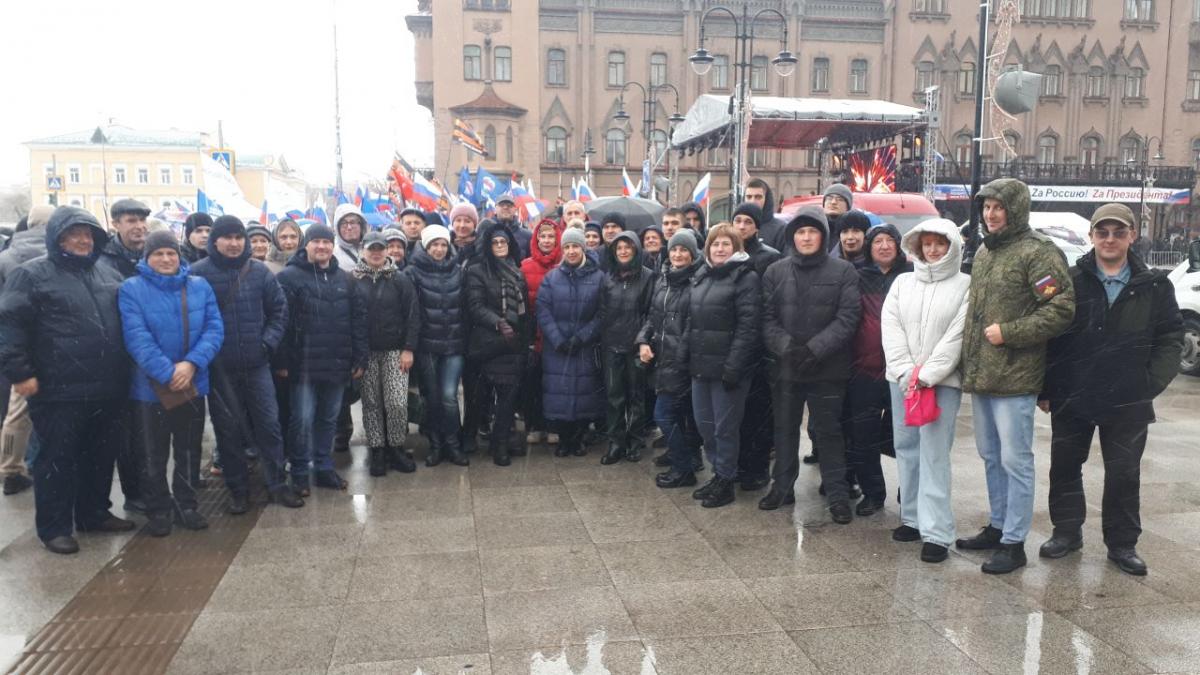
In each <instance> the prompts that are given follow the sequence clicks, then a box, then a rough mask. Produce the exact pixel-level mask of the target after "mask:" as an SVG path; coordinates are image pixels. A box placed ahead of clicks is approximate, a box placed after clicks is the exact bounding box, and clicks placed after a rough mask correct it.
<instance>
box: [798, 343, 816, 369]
mask: <svg viewBox="0 0 1200 675" xmlns="http://www.w3.org/2000/svg"><path fill="white" fill-rule="evenodd" d="M792 362H793V363H795V364H796V372H797V373H806V372H808V371H810V370H812V369H813V368H815V367H816V365H817V357H816V356H813V353H812V350H811V349H809V348H808V345H800V346H799V347H797V348H796V349H795V351H793V352H792Z"/></svg>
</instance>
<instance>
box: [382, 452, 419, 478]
mask: <svg viewBox="0 0 1200 675" xmlns="http://www.w3.org/2000/svg"><path fill="white" fill-rule="evenodd" d="M387 454H388V455H390V456H391V457H390V459H391V465H392V468H393V469H395V470H396V471H399V472H400V473H412V472H414V471H416V470H417V463H416V462H414V461H413V458H412V456H411V455H409V454H408V453H407V452H405V451H404V448H391V447H389V448H388V449H387Z"/></svg>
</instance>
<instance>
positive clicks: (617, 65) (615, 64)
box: [608, 52, 625, 87]
mask: <svg viewBox="0 0 1200 675" xmlns="http://www.w3.org/2000/svg"><path fill="white" fill-rule="evenodd" d="M624 85H625V52H609V53H608V86H610V87H621V86H624Z"/></svg>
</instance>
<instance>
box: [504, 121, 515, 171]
mask: <svg viewBox="0 0 1200 675" xmlns="http://www.w3.org/2000/svg"><path fill="white" fill-rule="evenodd" d="M504 161H505V162H508V163H509V164H512V161H513V130H512V127H508V128H507V129H505V130H504Z"/></svg>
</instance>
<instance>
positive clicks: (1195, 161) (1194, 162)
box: [1192, 138, 1200, 169]
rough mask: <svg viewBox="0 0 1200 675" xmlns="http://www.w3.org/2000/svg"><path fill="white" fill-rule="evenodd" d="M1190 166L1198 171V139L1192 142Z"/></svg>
mask: <svg viewBox="0 0 1200 675" xmlns="http://www.w3.org/2000/svg"><path fill="white" fill-rule="evenodd" d="M1192 166H1194V167H1196V169H1200V138H1196V139H1193V140H1192Z"/></svg>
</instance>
